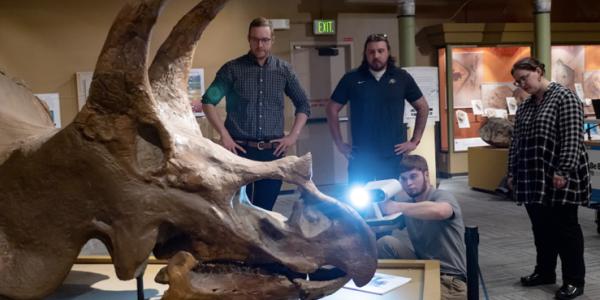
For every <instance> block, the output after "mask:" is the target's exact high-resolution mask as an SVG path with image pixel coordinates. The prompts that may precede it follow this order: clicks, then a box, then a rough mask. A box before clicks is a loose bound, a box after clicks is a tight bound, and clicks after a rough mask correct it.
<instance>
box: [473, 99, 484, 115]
mask: <svg viewBox="0 0 600 300" xmlns="http://www.w3.org/2000/svg"><path fill="white" fill-rule="evenodd" d="M471 106H472V107H473V114H474V115H479V116H480V115H483V102H481V99H474V100H471Z"/></svg>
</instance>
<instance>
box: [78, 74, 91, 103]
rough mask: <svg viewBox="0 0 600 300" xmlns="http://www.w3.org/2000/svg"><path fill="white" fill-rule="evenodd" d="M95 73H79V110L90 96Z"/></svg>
mask: <svg viewBox="0 0 600 300" xmlns="http://www.w3.org/2000/svg"><path fill="white" fill-rule="evenodd" d="M93 77H94V72H77V73H75V78H76V80H77V108H78V111H79V110H81V108H82V107H83V105H84V104H85V101H87V98H88V96H89V91H90V85H91V84H92V78H93Z"/></svg>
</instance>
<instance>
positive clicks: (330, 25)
mask: <svg viewBox="0 0 600 300" xmlns="http://www.w3.org/2000/svg"><path fill="white" fill-rule="evenodd" d="M313 32H314V33H315V34H317V35H321V34H335V20H314V21H313Z"/></svg>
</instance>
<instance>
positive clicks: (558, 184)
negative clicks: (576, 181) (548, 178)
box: [552, 175, 567, 189]
mask: <svg viewBox="0 0 600 300" xmlns="http://www.w3.org/2000/svg"><path fill="white" fill-rule="evenodd" d="M552 183H553V184H554V188H555V189H563V188H565V186H567V179H566V178H565V177H564V176H560V175H554V178H552Z"/></svg>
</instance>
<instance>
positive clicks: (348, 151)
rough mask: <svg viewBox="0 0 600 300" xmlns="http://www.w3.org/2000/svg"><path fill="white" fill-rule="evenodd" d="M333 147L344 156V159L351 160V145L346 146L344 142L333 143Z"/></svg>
mask: <svg viewBox="0 0 600 300" xmlns="http://www.w3.org/2000/svg"><path fill="white" fill-rule="evenodd" d="M335 147H336V148H337V149H338V151H340V153H342V155H344V157H345V158H346V159H351V158H352V145H350V144H346V143H344V142H340V143H335Z"/></svg>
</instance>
